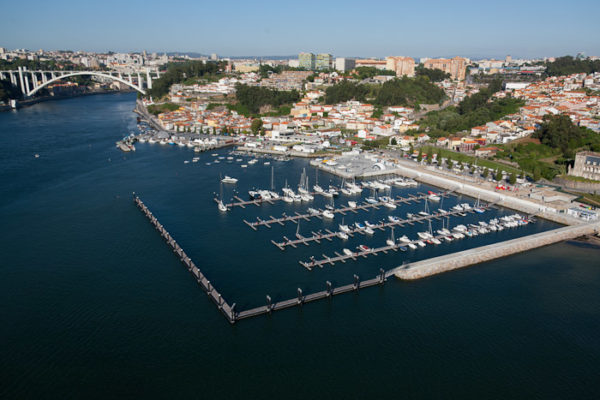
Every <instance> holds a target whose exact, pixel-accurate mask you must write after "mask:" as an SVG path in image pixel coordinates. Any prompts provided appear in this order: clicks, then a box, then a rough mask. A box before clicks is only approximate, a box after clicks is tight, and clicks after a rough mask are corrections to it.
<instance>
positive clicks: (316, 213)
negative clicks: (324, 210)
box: [306, 207, 321, 215]
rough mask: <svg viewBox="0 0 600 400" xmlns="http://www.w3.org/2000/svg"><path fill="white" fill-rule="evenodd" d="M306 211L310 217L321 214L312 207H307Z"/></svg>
mask: <svg viewBox="0 0 600 400" xmlns="http://www.w3.org/2000/svg"><path fill="white" fill-rule="evenodd" d="M306 211H308V213H309V214H310V215H319V214H320V213H321V212H320V211H319V210H317V209H315V208H312V207H309V208H308V210H306Z"/></svg>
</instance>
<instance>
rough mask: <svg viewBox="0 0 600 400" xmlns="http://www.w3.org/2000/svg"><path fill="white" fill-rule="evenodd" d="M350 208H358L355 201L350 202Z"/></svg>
mask: <svg viewBox="0 0 600 400" xmlns="http://www.w3.org/2000/svg"><path fill="white" fill-rule="evenodd" d="M348 206H349V207H350V208H356V202H355V201H349V202H348Z"/></svg>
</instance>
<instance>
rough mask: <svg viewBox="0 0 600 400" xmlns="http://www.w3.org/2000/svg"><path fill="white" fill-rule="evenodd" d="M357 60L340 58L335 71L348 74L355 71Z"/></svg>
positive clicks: (337, 59)
mask: <svg viewBox="0 0 600 400" xmlns="http://www.w3.org/2000/svg"><path fill="white" fill-rule="evenodd" d="M355 66H356V60H355V59H354V58H346V57H338V58H336V59H335V69H337V70H338V71H341V72H346V71H350V70H352V69H354V67H355Z"/></svg>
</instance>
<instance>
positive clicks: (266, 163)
mask: <svg viewBox="0 0 600 400" xmlns="http://www.w3.org/2000/svg"><path fill="white" fill-rule="evenodd" d="M263 165H271V163H270V162H268V161H266V162H264V163H263Z"/></svg>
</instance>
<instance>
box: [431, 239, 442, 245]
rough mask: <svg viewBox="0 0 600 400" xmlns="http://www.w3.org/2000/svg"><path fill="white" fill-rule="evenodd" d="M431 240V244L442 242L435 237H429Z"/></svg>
mask: <svg viewBox="0 0 600 400" xmlns="http://www.w3.org/2000/svg"><path fill="white" fill-rule="evenodd" d="M431 242H432V243H433V244H442V242H441V241H440V240H439V239H437V238H431Z"/></svg>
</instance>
